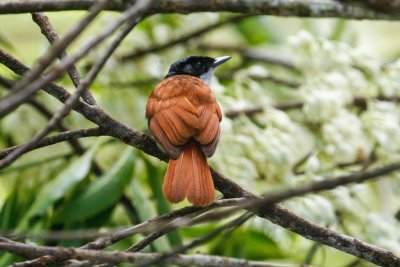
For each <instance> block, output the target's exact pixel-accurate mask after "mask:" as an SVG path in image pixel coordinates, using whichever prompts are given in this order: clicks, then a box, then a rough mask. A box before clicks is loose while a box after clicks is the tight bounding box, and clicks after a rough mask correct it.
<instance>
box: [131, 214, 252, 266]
mask: <svg viewBox="0 0 400 267" xmlns="http://www.w3.org/2000/svg"><path fill="white" fill-rule="evenodd" d="M252 216H253V214H252V213H245V214H243V215H241V216H240V217H238V218H236V219H234V220H232V221H229V222H227V223H225V224H224V225H221V226H219V227H217V228H216V229H214V230H212V231H211V232H209V233H208V234H206V235H205V236H203V237H200V238H198V239H195V240H193V241H192V242H190V243H189V244H187V245H184V246H182V247H180V248H177V249H174V250H173V251H172V252H169V253H164V254H161V255H160V256H159V257H157V258H155V259H154V260H151V261H148V262H145V263H143V264H140V265H138V267H145V266H152V265H156V266H157V265H159V264H160V263H162V262H165V261H168V259H169V258H171V257H174V256H175V255H178V254H179V253H183V252H186V251H187V250H189V249H192V248H195V247H197V246H199V245H202V244H204V243H206V242H208V241H210V240H212V239H214V238H215V237H216V236H218V235H220V234H221V233H222V232H224V231H234V230H235V229H237V228H238V227H239V226H241V225H242V224H243V223H245V222H246V221H247V220H248V219H250V218H251V217H252ZM131 249H132V248H129V249H128V250H127V251H128V252H130V251H131Z"/></svg>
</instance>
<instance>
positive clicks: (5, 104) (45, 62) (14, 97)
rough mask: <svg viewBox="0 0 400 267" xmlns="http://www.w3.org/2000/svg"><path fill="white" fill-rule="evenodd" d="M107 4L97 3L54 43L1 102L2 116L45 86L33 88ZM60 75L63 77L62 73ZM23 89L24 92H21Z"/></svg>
mask: <svg viewBox="0 0 400 267" xmlns="http://www.w3.org/2000/svg"><path fill="white" fill-rule="evenodd" d="M106 3H107V0H101V1H98V2H96V4H94V5H93V7H92V8H91V9H90V12H89V13H88V15H86V16H85V17H84V18H83V19H82V21H80V22H79V23H78V24H76V25H75V26H74V27H73V28H71V30H69V31H68V32H67V33H66V34H65V35H64V36H63V38H62V39H59V40H58V41H56V42H55V43H53V45H52V46H51V47H50V48H49V50H48V51H47V52H46V53H45V54H44V55H43V56H42V57H40V58H39V59H38V61H37V64H36V65H35V67H34V68H32V69H31V70H30V71H29V72H28V73H26V74H25V75H24V76H23V77H22V79H21V80H20V81H19V82H18V83H17V84H16V85H15V86H14V87H13V88H12V89H11V90H12V91H13V94H10V95H9V96H8V97H6V98H5V99H4V100H2V101H1V102H0V116H1V115H4V114H6V113H8V112H10V111H12V110H13V109H14V108H16V107H17V106H18V105H20V104H21V103H23V102H25V101H26V100H27V99H29V97H31V96H32V95H33V94H34V93H35V92H36V91H37V90H38V89H39V88H41V87H42V86H43V85H44V84H45V83H43V84H41V85H39V86H33V85H34V84H35V83H34V81H35V80H36V79H37V78H38V77H39V76H40V75H41V74H42V73H43V71H44V70H45V69H46V68H47V67H48V66H49V65H50V64H51V63H52V62H53V60H54V59H55V58H56V57H57V56H58V55H60V53H62V52H64V51H65V49H66V48H67V46H68V45H69V44H70V43H71V42H72V41H73V40H74V39H75V38H76V37H77V36H78V35H79V34H80V33H81V32H82V31H83V30H84V29H85V28H86V27H87V26H88V25H89V24H90V22H92V21H93V20H94V19H95V18H96V16H97V15H98V14H99V13H100V12H101V11H102V9H103V8H104V7H105V4H106ZM71 65H72V64H71ZM71 65H69V66H68V67H67V68H69V67H70V66H71ZM59 72H61V71H59ZM59 74H60V75H61V73H59ZM21 89H24V90H22V91H21Z"/></svg>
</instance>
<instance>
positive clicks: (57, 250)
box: [0, 238, 299, 267]
mask: <svg viewBox="0 0 400 267" xmlns="http://www.w3.org/2000/svg"><path fill="white" fill-rule="evenodd" d="M0 249H2V250H5V251H8V252H11V253H14V254H17V255H21V256H23V257H27V256H28V257H31V256H42V255H52V256H54V257H59V258H71V259H77V260H89V261H91V262H93V263H103V262H107V263H112V264H117V263H123V262H130V263H136V264H145V263H147V262H150V261H153V260H154V259H157V258H159V257H160V254H157V253H128V252H105V251H94V250H87V249H79V248H77V249H73V248H63V247H46V246H37V245H28V244H24V243H20V242H15V241H11V240H8V239H5V238H0ZM166 262H167V263H169V264H175V265H180V266H193V265H196V266H215V267H218V266H227V267H239V266H244V267H246V266H247V267H253V266H254V267H256V266H257V267H295V266H299V265H288V264H275V263H268V262H259V261H248V260H242V259H236V258H229V257H221V256H209V255H203V254H195V255H182V254H179V255H174V256H171V257H169V258H168V259H167V260H166ZM12 266H14V267H22V266H30V265H29V263H26V264H19V263H15V264H13V265H12Z"/></svg>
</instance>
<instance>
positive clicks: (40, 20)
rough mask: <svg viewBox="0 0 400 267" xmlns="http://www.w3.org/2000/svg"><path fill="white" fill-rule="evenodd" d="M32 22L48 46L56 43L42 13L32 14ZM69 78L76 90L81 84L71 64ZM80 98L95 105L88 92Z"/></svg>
mask: <svg viewBox="0 0 400 267" xmlns="http://www.w3.org/2000/svg"><path fill="white" fill-rule="evenodd" d="M32 20H33V21H34V22H36V24H37V25H38V26H39V27H40V30H41V32H42V34H43V35H44V36H45V37H46V38H47V40H48V41H49V43H50V44H52V43H54V42H56V41H57V40H59V37H58V34H57V33H56V31H55V30H54V28H53V26H52V25H51V23H50V20H49V18H48V17H47V16H46V15H45V14H43V13H32ZM66 56H67V52H66V51H63V52H61V53H60V54H59V55H58V58H59V59H62V58H64V57H66ZM67 72H68V75H69V77H70V78H71V80H72V82H73V84H74V85H75V87H76V88H77V87H78V86H79V84H80V83H81V81H82V79H81V75H80V74H79V71H78V69H77V68H76V66H75V65H74V64H73V65H71V67H70V68H69V69H68V70H67ZM82 98H83V99H84V100H85V102H86V103H88V104H90V105H94V104H96V101H95V100H94V98H93V96H92V94H91V93H90V91H86V92H84V93H83V94H82Z"/></svg>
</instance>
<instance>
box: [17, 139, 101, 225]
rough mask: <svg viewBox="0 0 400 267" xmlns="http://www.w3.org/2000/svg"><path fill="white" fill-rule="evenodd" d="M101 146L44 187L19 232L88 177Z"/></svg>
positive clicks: (96, 146)
mask: <svg viewBox="0 0 400 267" xmlns="http://www.w3.org/2000/svg"><path fill="white" fill-rule="evenodd" d="M100 144H101V143H97V144H96V145H95V146H93V147H92V148H91V149H90V150H88V151H87V152H86V153H85V154H83V155H82V156H81V157H79V158H77V159H75V160H74V161H73V162H72V164H71V165H70V166H69V167H68V168H66V169H65V170H64V171H63V172H61V173H60V174H59V175H58V176H57V177H56V178H55V179H53V180H52V181H51V182H49V183H48V184H46V185H45V186H44V187H43V189H42V190H41V191H40V192H39V193H38V194H37V199H36V201H35V202H34V203H33V205H32V207H31V208H30V209H29V211H28V212H27V213H26V215H25V216H24V217H23V219H22V220H21V223H20V225H19V226H18V229H19V230H22V229H25V228H26V227H27V224H28V222H29V220H30V219H31V218H32V217H34V216H40V215H43V214H44V213H45V212H46V210H47V209H48V208H49V207H50V206H52V205H53V204H54V203H55V202H56V201H57V200H59V199H60V198H62V197H63V196H64V195H65V194H66V193H67V192H68V191H69V190H70V189H71V188H72V187H73V186H75V185H76V184H77V183H79V182H80V181H82V180H83V179H84V178H85V177H86V176H87V175H88V173H89V171H90V167H91V164H92V161H93V156H94V154H95V152H96V151H97V149H98V148H99V146H100Z"/></svg>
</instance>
